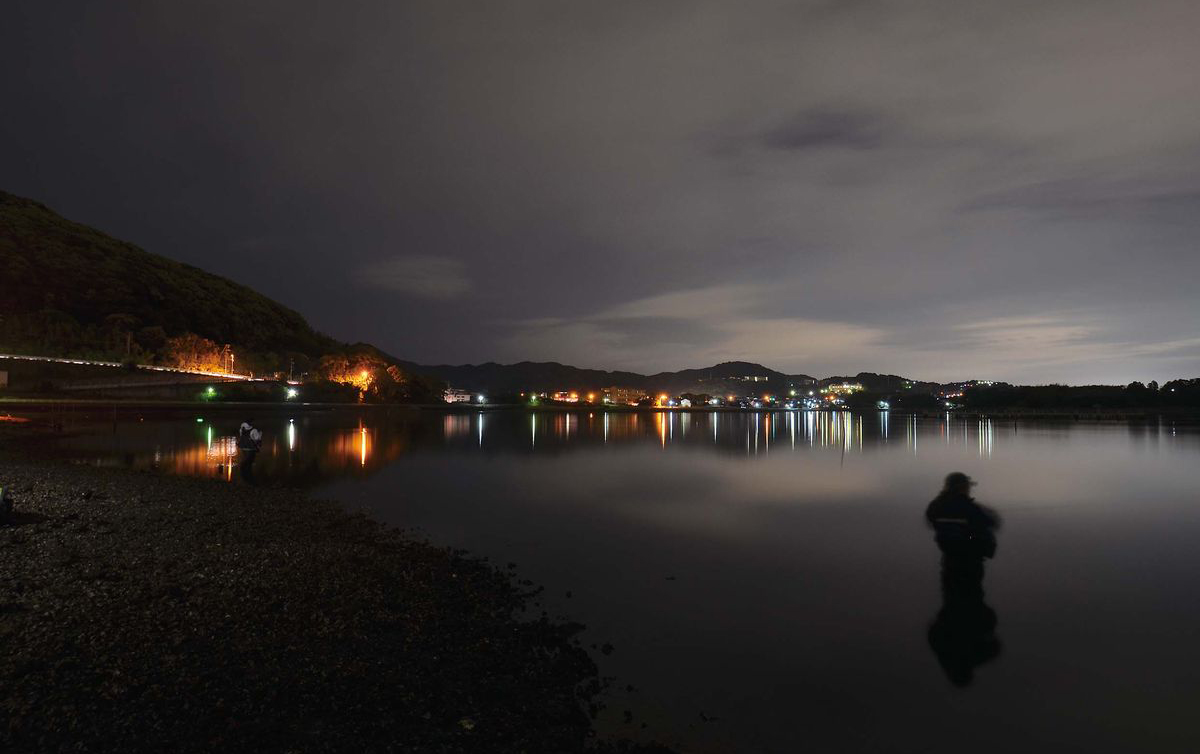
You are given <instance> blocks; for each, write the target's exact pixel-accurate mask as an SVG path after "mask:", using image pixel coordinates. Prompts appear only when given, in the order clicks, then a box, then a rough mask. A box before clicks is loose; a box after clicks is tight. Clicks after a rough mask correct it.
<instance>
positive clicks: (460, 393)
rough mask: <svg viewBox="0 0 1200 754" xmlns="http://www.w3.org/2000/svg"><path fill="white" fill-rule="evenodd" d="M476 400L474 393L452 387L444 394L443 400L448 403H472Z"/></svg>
mask: <svg viewBox="0 0 1200 754" xmlns="http://www.w3.org/2000/svg"><path fill="white" fill-rule="evenodd" d="M474 399H475V394H474V393H471V392H468V391H466V390H458V389H456V388H452V387H449V388H446V392H444V393H442V400H444V401H446V403H470V402H471V401H473V400H474Z"/></svg>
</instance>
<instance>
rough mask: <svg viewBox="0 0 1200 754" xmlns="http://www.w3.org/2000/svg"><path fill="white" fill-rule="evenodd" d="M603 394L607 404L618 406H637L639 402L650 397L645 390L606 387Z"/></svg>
mask: <svg viewBox="0 0 1200 754" xmlns="http://www.w3.org/2000/svg"><path fill="white" fill-rule="evenodd" d="M601 392H603V394H604V402H605V403H611V404H613V405H617V406H636V405H637V404H638V401H640V400H642V399H643V398H646V397H648V396H647V395H646V391H645V390H642V389H640V388H634V387H615V386H614V387H606V388H604V390H603V391H601Z"/></svg>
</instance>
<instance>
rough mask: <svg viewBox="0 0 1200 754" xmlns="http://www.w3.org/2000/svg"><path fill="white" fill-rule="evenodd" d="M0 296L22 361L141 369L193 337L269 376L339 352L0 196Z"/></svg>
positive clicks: (314, 335)
mask: <svg viewBox="0 0 1200 754" xmlns="http://www.w3.org/2000/svg"><path fill="white" fill-rule="evenodd" d="M0 292H2V293H0V342H2V344H3V347H4V348H7V349H9V350H13V351H20V352H24V353H36V354H44V355H63V354H69V355H75V356H93V357H109V358H114V359H120V358H125V357H126V356H129V357H131V358H134V359H137V360H143V361H145V360H148V359H154V358H162V357H164V356H165V355H166V354H165V351H166V350H167V349H168V339H169V338H173V337H177V336H182V335H185V334H189V333H190V334H193V335H196V336H199V337H201V338H204V339H207V340H209V341H212V342H213V343H216V344H218V345H220V346H224V345H225V344H230V345H232V346H233V349H234V350H236V351H238V352H239V355H240V354H241V353H242V352H245V353H246V356H247V358H250V359H254V360H258V361H260V362H263V363H262V364H261V365H260V366H261V368H264V369H265V368H270V367H272V366H278V365H279V364H283V367H284V368H286V366H287V364H286V362H287V361H288V357H289V356H292V355H302V356H304V357H307V358H309V359H313V358H316V357H318V356H320V355H321V354H323V353H327V352H329V351H332V350H336V349H337V348H338V347H339V344H338V343H336V342H335V341H334V340H333V339H332V338H329V337H327V336H325V335H322V334H320V333H318V332H316V331H315V330H313V329H312V328H311V327H310V326H309V325H308V323H307V322H306V321H305V320H304V318H303V317H302V316H300V315H299V314H297V313H296V312H294V311H292V310H291V309H288V308H287V307H284V306H281V305H280V304H278V303H276V302H274V301H272V300H271V299H269V298H267V297H266V296H263V295H262V294H260V293H257V292H255V291H253V290H251V289H250V288H247V287H246V286H243V285H238V284H237V283H234V282H232V281H230V280H227V279H225V278H222V277H219V276H217V275H212V274H210V273H207V272H205V271H203V270H201V269H198V268H196V267H192V266H190V265H186V264H183V263H181V262H176V261H174V260H171V259H167V258H165V257H161V256H158V255H156V254H151V253H149V252H146V251H143V250H142V249H139V248H138V247H136V246H134V245H133V244H130V243H126V242H124V241H121V240H118V239H116V238H113V237H111V236H109V235H106V234H104V233H102V232H100V231H98V230H95V229H94V228H89V227H88V226H86V225H80V224H79V223H75V222H71V221H70V220H67V219H66V218H64V217H62V216H60V215H58V214H57V213H55V212H54V211H52V210H50V209H49V208H47V207H45V206H44V205H42V204H39V203H38V202H35V201H32V200H29V199H23V198H21V197H18V196H13V195H12V194H7V193H4V192H0ZM267 362H274V363H273V364H272V363H267Z"/></svg>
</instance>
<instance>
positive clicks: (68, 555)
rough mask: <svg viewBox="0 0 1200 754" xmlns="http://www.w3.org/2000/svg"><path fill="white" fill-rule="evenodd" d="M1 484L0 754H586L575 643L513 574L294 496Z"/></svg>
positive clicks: (147, 478) (593, 690)
mask: <svg viewBox="0 0 1200 754" xmlns="http://www.w3.org/2000/svg"><path fill="white" fill-rule="evenodd" d="M0 484H3V485H5V486H9V487H10V488H11V489H12V496H13V499H14V503H15V506H16V511H17V520H16V522H15V523H14V524H13V525H8V526H0V751H5V752H23V751H38V752H47V751H63V750H70V751H122V752H128V751H161V752H168V751H169V752H176V751H217V750H224V751H279V752H341V751H346V752H350V751H353V752H374V751H398V752H460V751H461V752H468V751H470V752H476V751H479V752H483V751H486V752H521V751H524V752H575V751H584V750H587V749H588V747H589V746H591V747H592V750H594V748H595V743H594V741H593V739H592V729H591V718H590V715H589V706H590V705H594V704H595V703H596V700H597V697H598V694H599V693H600V691H601V683H600V681H599V679H598V677H597V671H596V666H595V664H594V663H593V662H592V660H591V658H590V657H589V656H588V654H587V653H586V652H585V651H584V650H583V649H582V648H581V647H580V646H579V645H578V643H577V642H576V639H575V637H576V635H577V633H578V631H579V629H580V627H579V626H577V625H571V624H561V623H553V622H550V621H548V620H546V619H544V618H542V619H534V620H531V619H529V618H528V617H526V607H527V603H528V601H529V599H530V598H531V596H532V590H531V589H530V588H527V586H522V585H521V584H518V583H517V582H516V580H515V578H514V576H513V573H512V571H511V570H502V569H497V568H495V567H493V566H491V565H489V564H488V563H485V562H482V561H479V560H476V559H472V558H470V557H468V556H466V555H464V554H463V553H458V552H453V551H450V550H447V549H442V548H438V547H435V546H431V545H429V544H425V543H421V542H416V541H411V540H409V539H406V538H405V537H403V536H402V535H401V534H399V533H397V532H394V531H388V530H385V529H384V528H383V527H381V526H379V525H378V524H376V523H374V522H372V521H370V520H368V519H366V518H364V517H361V516H354V515H349V514H347V513H345V512H343V511H342V510H341V509H340V508H339V507H338V506H336V505H335V504H332V503H327V502H320V501H313V500H309V499H306V498H305V496H304V495H303V494H301V493H298V492H293V491H288V490H277V489H256V488H251V487H248V486H246V485H240V484H222V483H219V482H214V481H210V480H201V479H185V478H176V477H163V476H159V475H155V474H149V473H135V472H128V471H122V470H108V469H94V468H88V467H81V466H70V465H67V464H62V463H48V462H39V461H31V460H27V459H25V458H23V457H18V456H14V455H8V454H6V455H2V456H0ZM606 747H613V748H620V749H621V750H631V751H633V750H638V751H643V750H644V751H649V750H651V749H636V748H633V747H628V749H627V747H625V746H623V745H621V746H618V745H615V744H607V745H606ZM653 750H656V751H657V750H659V749H656V748H655V749H653Z"/></svg>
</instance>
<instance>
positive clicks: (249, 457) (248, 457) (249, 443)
mask: <svg viewBox="0 0 1200 754" xmlns="http://www.w3.org/2000/svg"><path fill="white" fill-rule="evenodd" d="M261 449H262V430H260V429H259V428H258V427H256V426H254V419H247V420H246V421H244V422H242V426H240V427H238V452H239V453H240V454H241V457H242V460H241V463H240V464H239V467H240V470H241V472H242V479H245V480H246V481H247V482H253V481H254V459H255V458H257V457H258V451H259V450H261Z"/></svg>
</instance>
